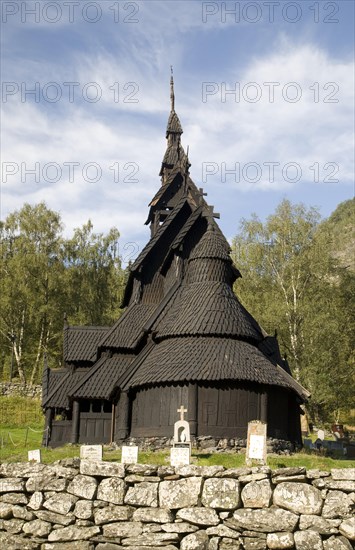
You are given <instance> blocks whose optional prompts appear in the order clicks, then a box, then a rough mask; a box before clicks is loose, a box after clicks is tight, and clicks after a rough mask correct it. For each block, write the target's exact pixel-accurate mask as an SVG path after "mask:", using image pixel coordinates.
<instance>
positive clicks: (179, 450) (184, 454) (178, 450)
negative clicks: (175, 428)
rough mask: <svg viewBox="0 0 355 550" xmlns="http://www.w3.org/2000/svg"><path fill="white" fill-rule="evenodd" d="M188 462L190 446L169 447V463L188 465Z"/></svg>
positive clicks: (175, 465)
mask: <svg viewBox="0 0 355 550" xmlns="http://www.w3.org/2000/svg"><path fill="white" fill-rule="evenodd" d="M189 464H190V448H189V447H172V448H171V449H170V465H171V466H174V467H177V466H188V465H189Z"/></svg>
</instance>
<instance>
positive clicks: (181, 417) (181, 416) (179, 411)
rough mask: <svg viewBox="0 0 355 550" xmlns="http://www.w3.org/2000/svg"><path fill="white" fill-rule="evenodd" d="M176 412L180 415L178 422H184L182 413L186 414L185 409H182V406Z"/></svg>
mask: <svg viewBox="0 0 355 550" xmlns="http://www.w3.org/2000/svg"><path fill="white" fill-rule="evenodd" d="M177 412H178V413H180V420H185V418H184V413H187V409H185V408H184V405H180V409H178V410H177Z"/></svg>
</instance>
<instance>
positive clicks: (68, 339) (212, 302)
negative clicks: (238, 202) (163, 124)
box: [44, 79, 309, 407]
mask: <svg viewBox="0 0 355 550" xmlns="http://www.w3.org/2000/svg"><path fill="white" fill-rule="evenodd" d="M181 134H182V127H181V123H180V121H179V118H178V116H177V114H176V112H175V97H174V89H173V80H172V79H171V113H170V116H169V121H168V126H167V141H168V143H167V153H166V155H165V157H164V160H163V163H162V168H161V172H160V175H161V176H162V186H161V188H160V189H159V191H158V192H157V193H156V195H155V197H154V198H153V200H152V201H151V203H150V205H149V206H150V211H149V216H148V220H147V223H151V229H152V236H151V238H150V240H149V242H148V243H147V245H146V246H145V248H144V249H143V250H142V252H141V253H140V254H139V256H138V258H137V259H136V261H135V262H134V263H133V265H132V266H131V268H130V275H129V279H128V283H127V287H126V292H125V297H124V306H127V308H126V310H125V312H124V313H123V314H122V316H121V317H120V318H119V319H118V321H117V322H116V323H115V324H114V325H113V326H112V327H111V328H109V329H108V328H107V327H69V328H67V329H65V337H64V338H65V339H64V359H65V361H66V363H71V364H72V363H75V361H79V362H85V361H87V362H89V364H90V362H92V363H93V364H92V366H91V367H90V366H89V367H88V368H86V369H81V370H76V371H75V370H68V369H64V370H62V371H60V372H58V373H55V372H51V373H50V375H49V376H47V379H46V381H45V384H46V388H47V389H46V397H45V400H44V401H45V403H46V405H47V406H58V407H59V406H61V405H62V406H67V405H68V403H69V401H70V399H72V398H78V399H84V398H86V399H112V398H113V397H114V396H115V395H117V394H119V391H120V390H129V389H130V388H137V387H139V386H151V385H156V384H167V383H178V382H179V383H182V382H189V381H194V382H209V383H210V382H212V381H213V382H216V381H218V382H221V381H225V383H228V384H229V383H232V382H237V381H244V382H246V381H248V382H254V383H257V384H267V385H274V386H281V387H283V388H287V389H288V390H290V391H292V392H296V393H297V394H298V395H299V397H300V398H301V399H303V398H304V397H306V396H308V395H309V394H308V393H307V392H306V390H304V388H302V386H300V385H299V384H298V383H297V382H296V381H295V380H294V379H293V378H292V376H291V375H290V371H289V367H288V365H287V362H284V361H283V359H282V358H281V355H280V351H279V347H278V344H277V340H276V338H274V337H270V336H268V335H267V334H266V333H265V332H264V331H263V329H262V328H261V327H260V326H259V325H258V323H257V322H256V320H255V319H254V318H253V317H252V316H251V315H250V313H249V312H248V311H247V310H246V309H245V308H244V307H243V306H242V304H241V303H240V302H239V301H238V299H237V297H236V296H235V294H234V292H233V283H234V281H235V280H236V279H237V278H238V277H239V276H240V273H239V271H238V270H237V269H236V268H235V266H234V265H233V263H232V261H231V258H230V246H229V244H228V242H227V240H226V239H225V237H224V235H223V233H222V232H221V230H220V228H219V227H218V225H217V223H216V222H215V220H214V218H215V217H218V215H217V214H213V208H211V207H209V206H208V204H207V202H206V201H205V199H204V193H203V191H202V190H201V189H198V188H197V187H196V185H195V183H194V182H193V181H192V180H191V178H190V175H189V167H190V163H189V161H188V158H187V155H186V154H185V152H184V150H183V148H182V145H181V143H180V137H181ZM152 266H154V268H153V267H152ZM66 370H67V372H66ZM60 404H61V405H60Z"/></svg>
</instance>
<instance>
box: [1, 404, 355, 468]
mask: <svg viewBox="0 0 355 550" xmlns="http://www.w3.org/2000/svg"><path fill="white" fill-rule="evenodd" d="M43 425H44V420H43V414H42V411H41V409H40V403H39V401H36V400H29V399H25V398H21V397H16V398H14V397H0V462H26V461H27V459H28V455H27V453H28V451H29V450H32V449H39V448H41V454H42V462H45V463H50V462H54V461H55V460H60V459H63V458H74V457H78V456H79V454H80V446H79V445H65V446H63V447H58V448H56V449H51V448H45V447H41V444H42V434H43ZM24 426H25V427H24ZM104 460H109V461H120V460H121V451H120V450H119V449H117V450H113V449H112V448H110V447H109V446H106V447H104ZM139 462H141V463H146V464H148V463H149V464H169V463H170V451H169V450H168V449H167V450H166V451H160V452H143V451H142V452H140V453H139ZM267 462H268V465H269V466H270V467H271V468H283V467H291V466H304V467H306V468H307V469H314V468H315V469H317V468H318V469H320V470H330V469H331V468H354V467H355V460H344V459H336V458H330V457H325V456H319V455H317V454H315V453H310V452H307V453H298V454H294V455H292V456H285V455H269V456H268V461H267ZM192 464H197V465H200V466H212V465H221V466H225V467H226V468H237V467H241V466H245V455H244V454H233V453H214V454H209V453H204V452H203V451H200V450H197V449H193V450H192Z"/></svg>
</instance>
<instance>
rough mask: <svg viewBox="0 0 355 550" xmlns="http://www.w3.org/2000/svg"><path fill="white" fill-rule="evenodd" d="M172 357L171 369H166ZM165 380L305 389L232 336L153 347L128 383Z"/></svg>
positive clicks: (171, 341)
mask: <svg viewBox="0 0 355 550" xmlns="http://www.w3.org/2000/svg"><path fill="white" fill-rule="evenodd" d="M167 357H169V368H167ZM163 379H164V381H165V382H187V381H195V382H201V381H221V380H225V381H237V380H241V381H249V382H258V383H259V384H267V385H275V386H282V387H285V388H288V389H290V390H294V391H296V392H297V393H298V394H299V395H302V394H303V388H302V386H300V385H299V384H298V383H297V382H296V381H295V380H294V379H293V378H292V377H291V376H290V375H288V374H287V373H286V372H285V371H284V370H283V369H282V368H281V367H277V366H275V365H273V364H272V363H271V362H270V361H268V359H267V358H266V357H265V356H264V354H263V353H262V352H261V351H259V350H258V349H257V348H256V347H255V346H253V345H251V344H249V343H247V342H242V341H240V340H235V339H232V338H210V337H209V338H206V337H200V338H199V337H187V338H173V339H168V340H164V341H162V342H160V343H159V344H157V345H156V346H154V347H153V348H152V351H151V352H150V354H149V355H148V356H147V357H146V359H145V360H144V362H143V364H142V365H141V366H140V368H139V369H138V371H137V372H136V373H135V375H134V376H133V377H132V379H131V380H130V382H129V385H130V387H137V386H145V385H154V384H157V383H160V382H161V381H162V380H163Z"/></svg>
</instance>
